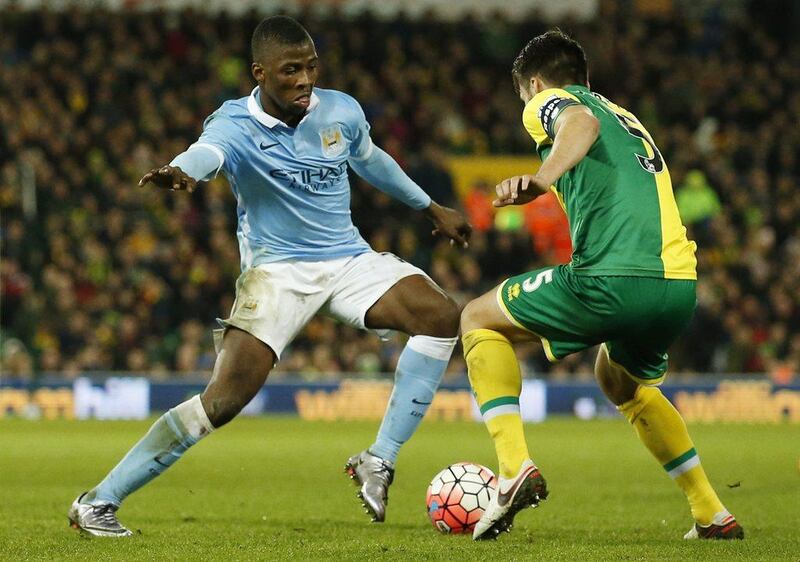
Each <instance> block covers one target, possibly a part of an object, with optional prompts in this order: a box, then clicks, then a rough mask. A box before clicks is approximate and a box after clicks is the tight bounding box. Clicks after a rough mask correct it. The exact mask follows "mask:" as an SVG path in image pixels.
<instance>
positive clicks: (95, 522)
mask: <svg viewBox="0 0 800 562" xmlns="http://www.w3.org/2000/svg"><path fill="white" fill-rule="evenodd" d="M85 495H86V492H84V493H82V494H81V495H80V496H78V498H77V499H76V500H75V501H74V502H72V507H70V508H69V513H68V514H67V517H69V526H70V527H72V528H73V529H77V530H79V531H83V532H85V533H88V534H90V535H94V536H95V537H129V536H131V535H132V534H133V533H131V532H130V530H129V529H126V528H125V527H123V526H122V525H121V524H120V522H119V520H118V519H117V509H119V508H118V507H117V506H115V505H113V504H110V503H107V504H104V505H91V504H88V503H81V500H82V499H83V496H85Z"/></svg>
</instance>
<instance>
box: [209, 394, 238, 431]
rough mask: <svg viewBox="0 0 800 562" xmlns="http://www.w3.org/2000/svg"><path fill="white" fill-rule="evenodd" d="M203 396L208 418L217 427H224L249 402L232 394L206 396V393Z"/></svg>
mask: <svg viewBox="0 0 800 562" xmlns="http://www.w3.org/2000/svg"><path fill="white" fill-rule="evenodd" d="M201 398H202V400H203V408H204V409H205V411H206V415H207V416H208V420H209V421H210V422H211V425H213V426H214V427H215V428H219V427H222V426H223V425H225V424H226V423H228V422H229V421H231V420H232V419H233V418H235V417H236V416H237V415H238V414H239V412H241V411H242V408H244V407H245V405H246V404H247V402H244V403H243V401H242V400H240V399H237V398H236V397H232V396H214V397H206V395H205V394H204V395H203V396H202V397H201Z"/></svg>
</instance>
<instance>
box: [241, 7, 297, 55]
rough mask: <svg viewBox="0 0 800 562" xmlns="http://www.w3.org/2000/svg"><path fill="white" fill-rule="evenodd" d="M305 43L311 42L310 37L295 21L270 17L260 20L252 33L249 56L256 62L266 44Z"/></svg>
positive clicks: (287, 17)
mask: <svg viewBox="0 0 800 562" xmlns="http://www.w3.org/2000/svg"><path fill="white" fill-rule="evenodd" d="M307 41H311V36H310V35H309V34H308V31H306V28H305V27H303V26H302V25H300V22H298V21H297V20H296V19H294V18H290V17H289V16H270V17H268V18H264V19H263V20H261V23H259V24H258V26H256V29H255V31H253V38H252V39H251V40H250V54H251V55H252V57H253V60H256V58H258V54H259V53H261V52H262V51H263V50H264V47H266V46H267V44H268V43H272V42H275V43H279V44H281V45H300V44H303V43H305V42H307Z"/></svg>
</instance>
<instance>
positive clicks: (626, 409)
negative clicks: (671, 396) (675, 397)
mask: <svg viewBox="0 0 800 562" xmlns="http://www.w3.org/2000/svg"><path fill="white" fill-rule="evenodd" d="M657 396H663V394H661V391H660V390H659V389H658V388H656V387H654V386H641V385H640V386H639V388H637V389H636V393H635V394H634V395H633V398H632V399H631V400H628V401H627V402H625V403H624V404H620V405H619V406H617V410H619V412H620V413H621V414H622V415H624V416H625V417H626V418H628V421H629V422H630V423H633V422H635V421H636V418H638V417H639V414H641V413H642V410H644V408H645V406H647V405H648V404H649V403H650V402H651V401H652V400H653V399H654V398H656V397H657Z"/></svg>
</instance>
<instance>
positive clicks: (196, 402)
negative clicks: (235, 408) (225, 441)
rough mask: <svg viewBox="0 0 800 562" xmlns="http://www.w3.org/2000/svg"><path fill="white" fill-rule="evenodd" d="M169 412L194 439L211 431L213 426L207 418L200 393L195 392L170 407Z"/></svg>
mask: <svg viewBox="0 0 800 562" xmlns="http://www.w3.org/2000/svg"><path fill="white" fill-rule="evenodd" d="M170 413H172V414H173V415H175V416H176V417H177V418H178V419H179V420H180V421H181V423H182V424H183V426H184V427H185V428H186V432H187V433H188V434H189V435H190V436H191V437H192V438H193V439H195V440H198V439H200V438H202V437H205V436H206V435H208V434H209V433H211V432H212V431H214V426H213V425H212V424H211V420H209V419H208V414H206V410H205V408H203V403H202V402H201V401H200V395H199V394H195V395H194V396H192V397H191V398H189V400H187V401H186V402H182V403H180V404H178V405H177V406H175V407H174V408H172V409H171V410H170Z"/></svg>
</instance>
